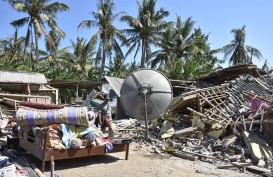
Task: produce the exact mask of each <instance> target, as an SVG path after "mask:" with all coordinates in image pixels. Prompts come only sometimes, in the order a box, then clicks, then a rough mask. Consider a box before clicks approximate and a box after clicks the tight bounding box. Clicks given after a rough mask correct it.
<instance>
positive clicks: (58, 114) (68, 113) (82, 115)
mask: <svg viewBox="0 0 273 177" xmlns="http://www.w3.org/2000/svg"><path fill="white" fill-rule="evenodd" d="M16 121H17V123H18V125H20V126H33V125H46V124H55V123H56V124H58V123H66V124H72V125H81V126H85V127H89V123H88V118H87V108H86V107H64V108H62V109H32V108H25V107H24V108H19V109H18V110H17V112H16Z"/></svg>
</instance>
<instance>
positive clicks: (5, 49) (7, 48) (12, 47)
mask: <svg viewBox="0 0 273 177" xmlns="http://www.w3.org/2000/svg"><path fill="white" fill-rule="evenodd" d="M24 41H25V38H24V37H19V36H18V30H15V33H14V35H13V36H11V37H8V38H6V39H3V40H0V68H1V69H12V70H17V69H18V70H20V69H22V68H24V67H25V63H24V59H23V50H22V48H23V44H24Z"/></svg>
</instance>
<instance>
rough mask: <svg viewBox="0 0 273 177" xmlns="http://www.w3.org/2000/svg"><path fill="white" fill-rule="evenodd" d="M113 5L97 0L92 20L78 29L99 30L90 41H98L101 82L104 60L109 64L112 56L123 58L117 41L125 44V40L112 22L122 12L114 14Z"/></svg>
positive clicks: (107, 1)
mask: <svg viewBox="0 0 273 177" xmlns="http://www.w3.org/2000/svg"><path fill="white" fill-rule="evenodd" d="M114 9H115V3H114V2H113V1H112V0H99V1H98V4H97V11H93V12H92V16H93V18H94V20H84V21H82V22H81V23H80V24H79V26H78V28H83V27H88V28H90V27H98V28H99V30H98V31H97V32H96V33H95V34H94V35H93V36H92V37H91V40H92V41H98V47H99V48H98V50H97V57H96V59H97V62H96V63H99V62H101V67H100V75H99V79H100V80H101V79H102V77H103V74H104V69H105V62H106V58H108V59H109V63H111V58H112V55H113V54H115V56H118V57H120V58H124V55H123V52H122V50H121V46H120V45H119V43H118V41H117V40H120V41H121V42H125V41H126V38H125V36H124V35H123V34H122V32H121V31H120V30H119V29H117V28H116V27H115V26H114V25H113V22H114V20H116V19H117V18H118V17H119V16H120V15H121V14H122V13H123V12H119V13H117V14H114V12H113V11H114Z"/></svg>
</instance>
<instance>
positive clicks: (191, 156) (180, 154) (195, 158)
mask: <svg viewBox="0 0 273 177" xmlns="http://www.w3.org/2000/svg"><path fill="white" fill-rule="evenodd" d="M172 155H173V156H176V157H181V158H183V159H188V160H191V161H197V160H198V157H197V156H194V155H192V154H188V153H177V152H173V153H172Z"/></svg>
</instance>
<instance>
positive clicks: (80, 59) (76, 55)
mask: <svg viewBox="0 0 273 177" xmlns="http://www.w3.org/2000/svg"><path fill="white" fill-rule="evenodd" d="M71 43H72V47H73V50H74V52H73V55H72V56H71V57H72V58H73V59H74V66H75V67H74V69H75V70H76V73H77V79H78V80H85V79H86V78H87V75H88V71H86V66H91V65H93V59H92V56H93V55H94V54H95V52H94V51H95V43H94V41H89V42H87V41H86V39H84V38H79V37H78V38H77V41H76V42H74V41H71Z"/></svg>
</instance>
